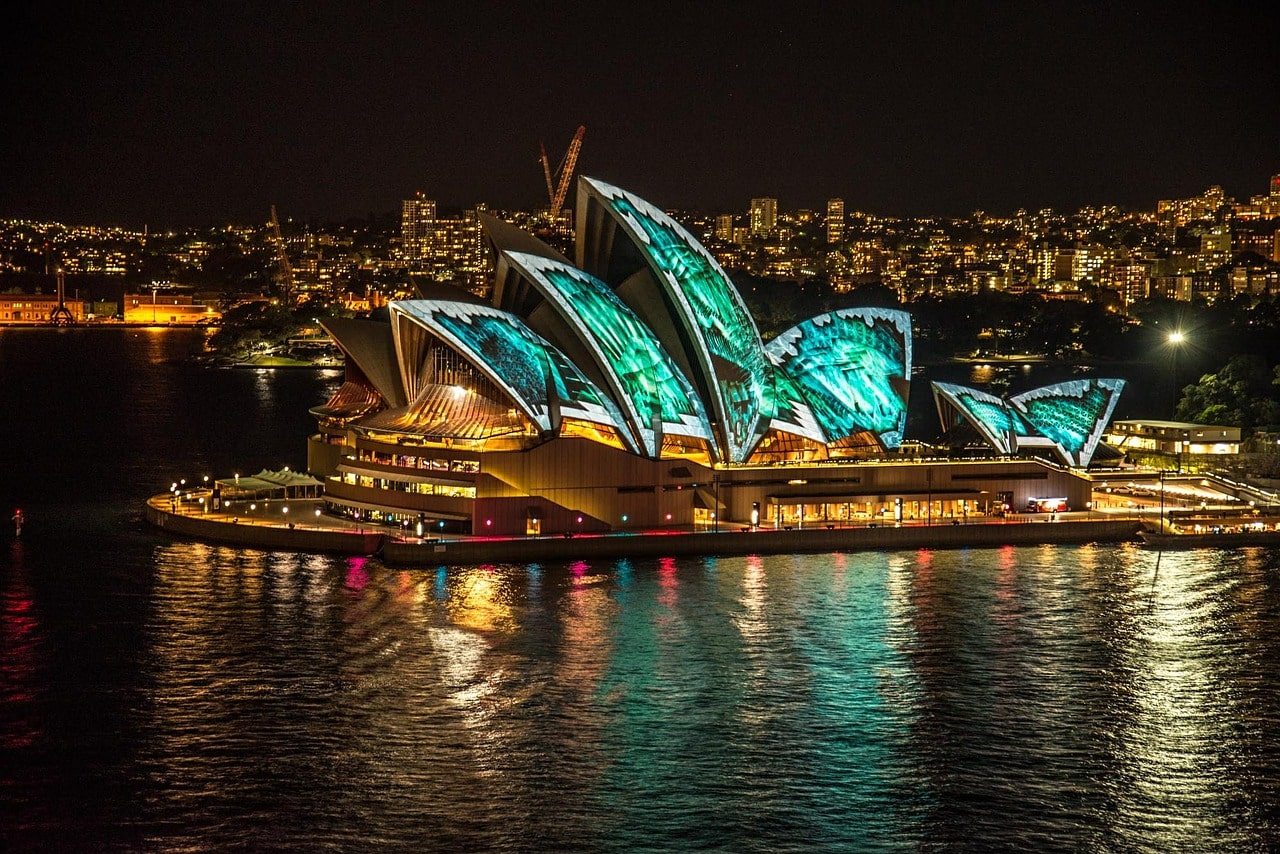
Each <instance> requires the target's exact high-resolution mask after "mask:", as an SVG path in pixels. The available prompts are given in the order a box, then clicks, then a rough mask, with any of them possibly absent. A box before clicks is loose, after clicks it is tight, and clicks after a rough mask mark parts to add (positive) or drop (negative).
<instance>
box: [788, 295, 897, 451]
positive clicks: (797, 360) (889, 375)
mask: <svg viewBox="0 0 1280 854" xmlns="http://www.w3.org/2000/svg"><path fill="white" fill-rule="evenodd" d="M765 352H766V353H767V355H768V357H769V359H770V360H771V361H772V362H773V363H774V364H776V365H778V366H779V367H781V368H782V369H783V370H784V371H785V372H786V373H787V375H788V376H790V377H791V378H792V379H793V380H794V381H795V383H796V384H797V385H798V386H799V388H800V389H801V391H802V392H803V394H804V397H805V400H806V401H807V402H808V404H809V407H810V409H811V410H812V412H813V414H814V416H815V417H816V419H817V422H818V424H819V425H821V427H822V430H823V432H824V433H825V434H826V439H827V441H828V442H835V441H839V440H840V439H844V438H848V437H849V436H853V435H854V434H856V433H860V432H863V431H870V432H872V433H874V434H875V435H876V436H877V437H878V439H879V440H880V443H881V444H882V445H883V446H884V447H886V448H896V447H897V446H898V445H900V444H902V435H903V431H904V430H905V429H906V422H907V389H908V387H909V383H910V376H911V318H910V316H909V315H908V314H907V313H906V312H903V311H897V310H894V309H879V308H856V309H845V310H842V311H836V312H831V313H829V314H823V315H819V316H818V317H814V318H811V319H810V320H806V321H804V322H803V323H800V324H798V325H796V326H793V327H792V328H790V329H788V330H787V331H786V332H783V333H782V334H781V335H779V336H778V337H777V338H775V339H773V340H772V341H770V342H769V344H768V345H767V346H766V348H765Z"/></svg>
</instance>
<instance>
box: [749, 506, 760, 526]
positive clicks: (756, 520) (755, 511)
mask: <svg viewBox="0 0 1280 854" xmlns="http://www.w3.org/2000/svg"><path fill="white" fill-rule="evenodd" d="M759 524H760V502H759V501H753V502H751V527H753V528H754V527H756V526H757V525H759Z"/></svg>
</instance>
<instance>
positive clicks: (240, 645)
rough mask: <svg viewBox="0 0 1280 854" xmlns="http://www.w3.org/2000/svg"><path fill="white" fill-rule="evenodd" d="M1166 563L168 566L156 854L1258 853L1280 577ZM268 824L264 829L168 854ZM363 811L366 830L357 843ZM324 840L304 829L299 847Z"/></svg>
mask: <svg viewBox="0 0 1280 854" xmlns="http://www.w3.org/2000/svg"><path fill="white" fill-rule="evenodd" d="M1154 559H1155V556H1154V555H1151V554H1150V553H1149V552H1145V551H1143V550H1141V549H1136V548H1131V547H1120V548H1117V547H1103V546H1089V547H1081V548H1076V549H1066V548H1062V547H1046V548H1043V549H1021V550H1017V549H991V550H967V551H955V552H937V551H931V550H921V551H917V552H901V553H892V554H858V555H814V556H780V557H777V558H765V557H760V556H749V557H743V558H718V559H715V560H665V561H654V562H631V561H618V562H616V563H594V562H587V561H576V562H570V563H567V564H564V565H560V566H556V565H544V566H536V567H526V566H506V565H494V566H484V567H470V568H461V569H459V568H447V567H441V568H438V569H434V570H428V571H422V572H412V571H403V570H392V569H389V568H387V567H385V566H383V565H382V564H381V563H380V562H378V561H377V560H373V559H367V560H365V559H347V558H316V557H313V556H300V555H284V554H274V553H265V552H254V551H251V550H234V549H223V548H218V547H209V546H203V545H199V544H191V543H171V544H166V545H165V546H163V547H162V548H160V549H159V550H158V551H157V552H156V554H155V561H156V580H155V590H154V595H153V605H152V611H151V616H150V617H149V620H148V628H147V636H148V639H149V641H148V645H147V653H146V658H145V661H146V674H147V680H148V685H149V686H150V687H149V688H148V692H147V695H146V703H145V709H146V715H147V721H146V724H145V726H144V727H143V730H142V731H144V732H145V733H146V738H145V739H144V741H143V743H142V746H141V751H140V756H139V758H138V762H139V764H140V767H141V768H143V769H145V774H146V779H148V780H150V781H151V783H150V784H149V787H148V792H149V795H148V798H147V799H146V803H145V806H144V812H143V815H142V816H141V818H140V819H139V820H140V821H141V822H143V824H144V825H146V826H148V827H153V828H161V827H169V828H170V830H166V831H163V832H161V833H160V835H159V836H156V837H155V838H154V839H153V841H158V840H160V839H163V841H164V846H163V847H175V846H178V847H180V846H181V845H183V844H192V845H194V844H197V842H196V840H197V839H199V840H200V841H199V844H202V845H208V844H219V843H220V844H229V845H233V846H234V845H236V844H241V845H243V844H250V843H249V840H250V839H254V841H257V840H256V837H252V836H250V835H244V834H249V831H250V829H252V831H253V832H254V833H258V834H261V833H266V834H267V836H265V837H263V838H265V839H268V840H270V839H275V838H288V839H296V838H298V836H299V835H302V836H304V837H305V838H307V839H312V840H319V839H322V838H323V839H348V840H353V839H358V838H362V837H359V836H358V834H360V833H365V832H369V833H372V832H374V830H375V829H376V831H377V832H378V833H381V834H387V833H388V828H392V827H403V828H406V830H405V831H404V835H403V836H401V835H400V834H399V833H398V832H397V831H394V830H392V831H390V836H389V838H391V839H400V840H401V841H402V842H407V841H408V840H409V839H410V838H417V837H416V836H414V835H413V834H412V833H411V832H410V830H408V829H410V828H422V827H449V828H451V830H450V831H448V832H446V833H445V836H444V837H442V838H443V839H446V840H447V841H448V842H450V843H451V846H450V847H457V848H464V849H475V848H494V847H499V848H501V847H521V842H520V840H527V839H530V838H532V839H537V840H538V847H550V848H557V849H573V848H600V847H604V848H610V847H635V846H636V845H638V844H641V843H642V842H643V844H645V845H650V846H653V847H656V848H669V847H674V846H681V845H692V846H700V845H713V846H714V845H721V846H724V845H728V846H730V847H732V848H734V849H735V850H737V849H743V848H752V847H758V846H759V845H761V844H765V843H764V842H762V841H763V840H769V841H772V842H775V843H776V842H778V841H780V840H783V839H788V840H790V839H795V838H797V836H796V834H799V838H803V839H806V840H808V842H809V843H810V844H812V845H817V846H818V847H822V846H824V845H826V846H829V847H830V846H834V847H836V848H842V849H845V850H863V849H866V848H881V847H884V848H918V847H926V848H927V847H934V846H936V847H942V848H947V847H959V848H966V847H971V842H972V840H974V839H982V840H984V845H985V844H986V843H990V844H991V845H992V846H993V847H997V848H1000V847H1003V848H1020V847H1027V846H1028V845H1029V844H1030V843H1029V842H1028V841H1029V840H1062V839H1071V840H1074V841H1075V842H1076V843H1077V844H1078V845H1080V846H1082V847H1084V848H1087V849H1108V850H1131V849H1135V848H1138V849H1142V848H1148V847H1149V848H1151V849H1153V850H1154V849H1157V848H1166V849H1180V850H1187V849H1196V848H1202V847H1204V845H1203V843H1204V841H1205V840H1207V839H1214V840H1223V841H1224V844H1228V847H1234V848H1254V849H1256V848H1258V847H1259V846H1260V844H1261V840H1262V839H1264V838H1265V836H1264V834H1265V833H1266V832H1267V831H1268V829H1269V827H1270V826H1271V825H1270V822H1271V818H1269V817H1268V816H1269V815H1270V814H1269V813H1268V812H1267V809H1268V807H1267V806H1266V804H1267V803H1269V801H1268V800H1267V798H1268V797H1269V795H1268V794H1267V792H1268V791H1270V789H1269V788H1268V785H1269V784H1270V783H1274V782H1275V780H1276V778H1275V773H1276V772H1275V770H1274V769H1275V764H1274V762H1275V760H1276V757H1275V753H1276V748H1275V747H1274V746H1273V745H1274V741H1275V738H1274V736H1275V734H1276V729H1277V726H1276V710H1275V708H1274V706H1272V705H1269V703H1271V702H1273V701H1274V700H1275V699H1276V697H1275V692H1276V689H1275V688H1274V686H1272V685H1271V683H1270V681H1268V680H1266V679H1264V678H1262V677H1261V674H1262V673H1263V672H1265V665H1266V663H1267V662H1269V661H1273V660H1274V659H1272V658H1268V657H1266V656H1268V655H1271V654H1272V653H1261V652H1258V651H1256V650H1260V649H1262V648H1267V649H1272V650H1273V649H1274V647H1275V645H1276V644H1277V642H1280V639H1278V638H1277V637H1276V634H1277V630H1276V629H1275V628H1268V629H1267V630H1266V632H1265V633H1260V631H1259V629H1258V628H1257V626H1258V625H1259V624H1262V625H1270V624H1269V622H1268V620H1267V619H1266V617H1265V614H1266V613H1268V609H1270V610H1271V611H1275V610H1276V609H1277V604H1276V594H1275V591H1274V590H1273V589H1270V588H1271V587H1274V585H1275V576H1276V567H1275V565H1274V563H1275V562H1274V560H1270V561H1269V560H1267V559H1265V558H1263V557H1258V556H1255V557H1254V558H1252V559H1251V560H1250V561H1249V562H1246V563H1245V564H1244V565H1243V566H1240V565H1237V564H1233V563H1231V562H1230V561H1219V562H1216V563H1214V562H1210V563H1209V564H1208V565H1206V562H1205V560H1204V559H1203V557H1197V556H1195V555H1183V556H1170V555H1165V556H1163V557H1162V559H1161V564H1160V571H1159V575H1158V577H1157V576H1156V575H1155V573H1154V565H1153V561H1154ZM1153 579H1154V580H1155V586H1154V589H1155V591H1156V595H1155V597H1154V599H1153V598H1152V596H1151V591H1152V589H1153V585H1152V582H1153ZM11 587H12V584H11ZM6 601H8V600H6ZM15 601H16V600H15ZM1153 602H1154V605H1153V604H1152V603H1153ZM1242 642H1247V643H1248V644H1251V645H1253V647H1254V648H1255V651H1254V652H1251V653H1248V654H1246V655H1245V656H1243V657H1242V656H1241V653H1240V651H1241V649H1242V647H1241V643H1242ZM1259 655H1262V656H1263V657H1261V658H1259V657H1258V656H1259ZM8 672H9V671H7V670H6V671H5V673H6V674H7V673H8ZM1260 757H1265V761H1266V762H1267V763H1270V764H1265V765H1260V764H1259V762H1260ZM1263 769H1266V770H1263ZM291 781H305V785H300V784H298V783H296V782H291ZM268 792H270V793H271V798H273V799H274V800H273V803H274V804H275V805H274V806H273V807H272V809H271V810H270V811H268V813H264V815H270V816H271V817H272V818H271V820H270V821H271V823H272V825H273V826H272V827H269V828H268V827H267V824H268V822H267V821H266V820H264V821H263V822H260V823H257V824H256V825H255V824H254V823H253V822H252V821H250V820H242V821H239V822H237V823H236V824H235V829H234V831H232V830H228V829H224V830H222V831H218V830H215V831H213V834H212V836H208V833H209V827H210V825H208V824H205V826H204V827H205V834H206V835H204V836H199V837H197V836H196V835H192V836H190V837H184V836H183V835H182V834H181V833H177V834H175V833H174V832H172V825H171V822H172V821H173V820H174V819H175V817H177V816H181V815H211V814H217V813H218V812H220V811H233V812H235V814H237V815H245V814H249V815H252V814H253V813H252V810H251V809H250V807H252V805H253V804H255V803H257V802H258V799H259V798H262V797H265V796H266V793H268ZM317 792H319V793H322V794H317ZM566 792H572V793H573V796H572V797H571V798H566V797H564V794H565V793H566ZM344 799H345V800H346V801H347V802H349V801H350V800H351V799H357V800H358V801H359V802H360V803H361V804H362V811H363V812H362V814H363V815H365V816H367V817H368V818H367V819H365V821H364V822H362V821H356V822H355V823H354V824H349V823H347V824H344V822H350V816H351V812H350V810H349V809H346V808H343V807H341V806H340V805H341V804H342V803H343V802H344ZM459 803H466V804H468V805H469V806H468V809H467V816H466V817H465V818H464V819H461V820H460V819H459V816H458V804H459ZM211 809H212V810H213V812H212V813H210V810H211ZM246 810H249V812H248V813H246V812H245V811H246ZM312 813H315V814H314V815H312V817H311V818H310V821H312V822H313V829H308V828H304V827H303V826H302V825H301V820H300V819H299V820H296V821H291V820H290V819H289V818H288V816H292V815H302V814H308V815H310V814H312ZM282 816H283V817H282ZM513 817H514V818H513ZM673 817H677V818H675V819H673ZM397 822H403V824H402V825H401V824H397ZM251 826H252V827H251ZM641 829H643V830H641ZM272 834H276V836H273V835H272ZM320 834H325V835H324V836H321V835H320ZM527 834H532V836H528V835H527ZM379 838H383V837H381V836H380V837H379ZM184 840H185V841H184ZM1031 847H1037V846H1035V845H1031Z"/></svg>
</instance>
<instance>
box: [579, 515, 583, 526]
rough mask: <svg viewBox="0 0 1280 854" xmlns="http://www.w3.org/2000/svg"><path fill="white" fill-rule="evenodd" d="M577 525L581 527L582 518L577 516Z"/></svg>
mask: <svg viewBox="0 0 1280 854" xmlns="http://www.w3.org/2000/svg"><path fill="white" fill-rule="evenodd" d="M578 524H579V525H581V524H582V517H581V516H579V517H578Z"/></svg>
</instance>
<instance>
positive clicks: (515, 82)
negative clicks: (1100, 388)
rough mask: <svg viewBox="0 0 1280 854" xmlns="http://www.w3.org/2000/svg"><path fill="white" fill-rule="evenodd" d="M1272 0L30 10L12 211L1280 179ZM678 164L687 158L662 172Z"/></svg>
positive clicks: (910, 198)
mask: <svg viewBox="0 0 1280 854" xmlns="http://www.w3.org/2000/svg"><path fill="white" fill-rule="evenodd" d="M1264 20H1265V19H1264V18H1263V17H1262V11H1261V10H1258V9H1253V8H1249V7H1246V6H1243V5H1240V6H1235V5H1228V6H1226V7H1223V8H1222V9H1220V10H1218V11H1217V12H1216V13H1215V14H1214V15H1213V16H1212V17H1206V16H1205V15H1203V14H1198V13H1193V11H1192V8H1191V7H1181V6H1179V5H1177V4H1138V5H1136V6H1133V5H1131V6H1127V7H1125V8H1124V9H1123V10H1112V9H1088V8H1084V9H1081V8H1080V7H1079V6H1078V5H1072V6H1067V5H1054V4H1048V5H1038V6H1037V7H1036V8H1035V9H1026V8H1024V7H1021V6H1013V5H988V6H984V7H967V8H964V9H960V8H956V7H952V6H945V5H941V4H930V3H916V4H908V5H906V6H903V7H896V6H895V7H884V8H881V7H879V6H876V5H872V4H859V5H856V6H852V7H843V8H842V9H841V10H839V11H830V10H825V9H822V8H821V7H814V8H812V9H806V7H804V6H801V7H798V8H791V9H789V10H788V16H787V17H786V18H781V17H779V16H778V15H777V13H776V10H775V9H774V7H770V6H765V5H751V4H748V5H745V6H744V5H743V4H731V5H730V4H705V5H700V6H698V7H695V8H692V9H684V8H679V7H672V8H669V9H652V8H626V9H614V8H610V9H591V8H590V7H576V6H573V5H572V4H570V5H559V6H556V7H553V8H550V9H531V8H526V7H506V6H502V5H496V4H495V5H488V6H486V5H483V4H480V5H477V4H470V5H469V6H468V7H467V9H466V10H460V9H446V10H432V11H431V13H430V14H429V15H428V14H427V13H426V12H424V11H422V10H420V9H415V8H413V7H405V8H403V9H398V8H387V7H383V8H378V9H372V10H370V9H367V8H364V7H361V6H359V5H354V4H353V5H350V6H346V5H344V4H340V3H339V4H321V5H319V6H316V7H311V8H309V9H308V10H307V12H306V13H305V15H296V16H290V15H289V14H287V13H286V12H285V11H284V10H281V9H271V8H268V9H264V10H259V11H254V12H252V13H249V12H229V11H225V10H216V11H214V10H209V9H204V8H200V7H195V6H193V7H191V8H187V9H181V10H178V11H174V10H173V7H172V6H170V5H165V6H154V7H152V6H148V5H147V4H131V5H130V7H129V8H128V9H126V10H109V9H103V8H101V7H98V6H89V5H84V6H81V5H79V4H70V5H68V6H64V7H59V8H58V9H50V8H47V7H45V6H41V5H38V4H33V3H28V4H25V5H24V6H23V7H21V8H20V9H19V10H18V11H17V12H16V14H15V16H14V18H13V24H14V25H13V26H11V27H8V28H7V30H6V33H5V35H4V36H3V37H0V38H3V40H4V41H3V45H2V46H3V48H4V50H3V51H2V53H3V54H4V56H5V59H4V60H0V94H2V95H3V102H4V103H5V105H6V106H5V107H4V108H2V109H3V110H4V111H5V113H6V114H7V115H6V117H5V125H6V126H7V127H8V128H9V130H8V132H7V133H6V134H4V135H3V141H0V163H4V164H5V166H4V167H0V168H2V169H3V179H4V180H3V181H0V213H3V215H5V216H11V217H27V218H32V219H51V220H58V221H67V222H96V223H102V224H120V225H143V224H150V225H152V226H154V227H181V226H187V225H192V224H195V223H202V222H213V221H218V220H241V221H253V220H257V219H263V218H265V216H266V212H267V211H268V210H269V209H270V207H271V206H272V205H276V206H277V207H278V208H279V209H280V210H281V212H282V214H284V215H285V216H289V217H293V218H299V219H329V220H337V219H342V218H346V217H360V216H367V215H369V214H371V213H383V212H390V211H394V210H395V209H397V208H398V206H399V204H400V202H401V200H403V199H405V198H410V197H411V196H412V195H413V193H414V192H415V191H421V192H423V193H424V194H426V196H427V197H429V198H432V199H436V200H438V201H439V203H440V205H441V208H442V209H461V208H464V207H468V206H471V205H473V204H475V203H477V202H485V203H488V204H490V205H491V206H494V207H509V208H526V209H527V208H531V207H534V206H536V205H538V204H540V203H544V202H545V184H544V181H543V176H542V170H541V167H540V165H539V163H538V151H539V146H540V144H545V146H546V148H547V151H548V155H549V157H550V158H551V161H552V163H554V162H555V160H557V159H558V158H559V156H560V154H561V153H562V152H563V151H564V149H565V147H566V146H567V144H568V143H569V140H570V138H571V137H572V135H573V131H574V129H575V128H576V127H577V126H578V125H579V124H582V125H585V126H586V128H587V130H586V136H585V140H584V142H583V147H582V153H581V159H580V160H579V163H578V171H579V172H581V173H583V174H591V175H596V176H599V177H601V178H604V179H606V180H613V181H620V182H624V183H626V184H627V185H629V186H633V187H635V188H636V189H637V191H638V192H641V193H643V194H645V195H647V196H649V197H654V198H661V199H664V200H665V201H666V203H667V204H669V205H670V206H672V207H673V208H684V209H704V210H726V211H727V210H733V211H738V210H745V209H746V208H747V206H748V204H749V202H750V199H752V198H776V199H778V200H779V208H780V209H786V210H794V209H798V208H811V209H814V210H822V209H823V207H824V206H825V203H826V201H827V199H828V198H842V199H844V200H845V204H846V206H847V207H848V209H849V210H850V211H856V210H868V211H875V212H878V213H882V214H885V215H891V216H921V215H939V216H955V215H961V214H964V213H967V212H969V211H972V210H975V209H984V210H988V211H992V212H995V213H999V214H1008V213H1012V211H1013V210H1015V209H1017V208H1027V209H1031V210H1035V209H1039V208H1044V207H1052V208H1055V209H1059V210H1072V209H1076V208H1079V207H1081V206H1084V205H1108V204H1115V205H1120V206H1122V207H1130V208H1152V207H1154V205H1155V203H1156V201H1157V200H1158V199H1160V198H1180V197H1187V196H1191V195H1195V194H1198V193H1200V192H1202V191H1203V190H1204V189H1205V188H1206V187H1208V186H1210V185H1214V184H1218V185H1221V186H1222V187H1223V188H1224V190H1225V191H1226V193H1227V195H1228V196H1235V197H1240V198H1247V197H1248V196H1249V195H1250V194H1253V193H1262V192H1265V181H1266V180H1267V178H1268V176H1270V175H1271V174H1274V172H1275V171H1276V163H1275V152H1276V150H1277V148H1276V142H1277V140H1280V110H1276V109H1275V107H1276V106H1277V105H1276V103H1275V102H1276V95H1275V93H1276V92H1277V91H1280V71H1277V68H1276V66H1275V63H1274V62H1272V61H1271V60H1270V57H1271V51H1270V47H1269V44H1268V41H1267V34H1268V33H1269V32H1270V30H1269V28H1267V27H1264V26H1263V21H1264ZM673 166H674V168H673Z"/></svg>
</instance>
